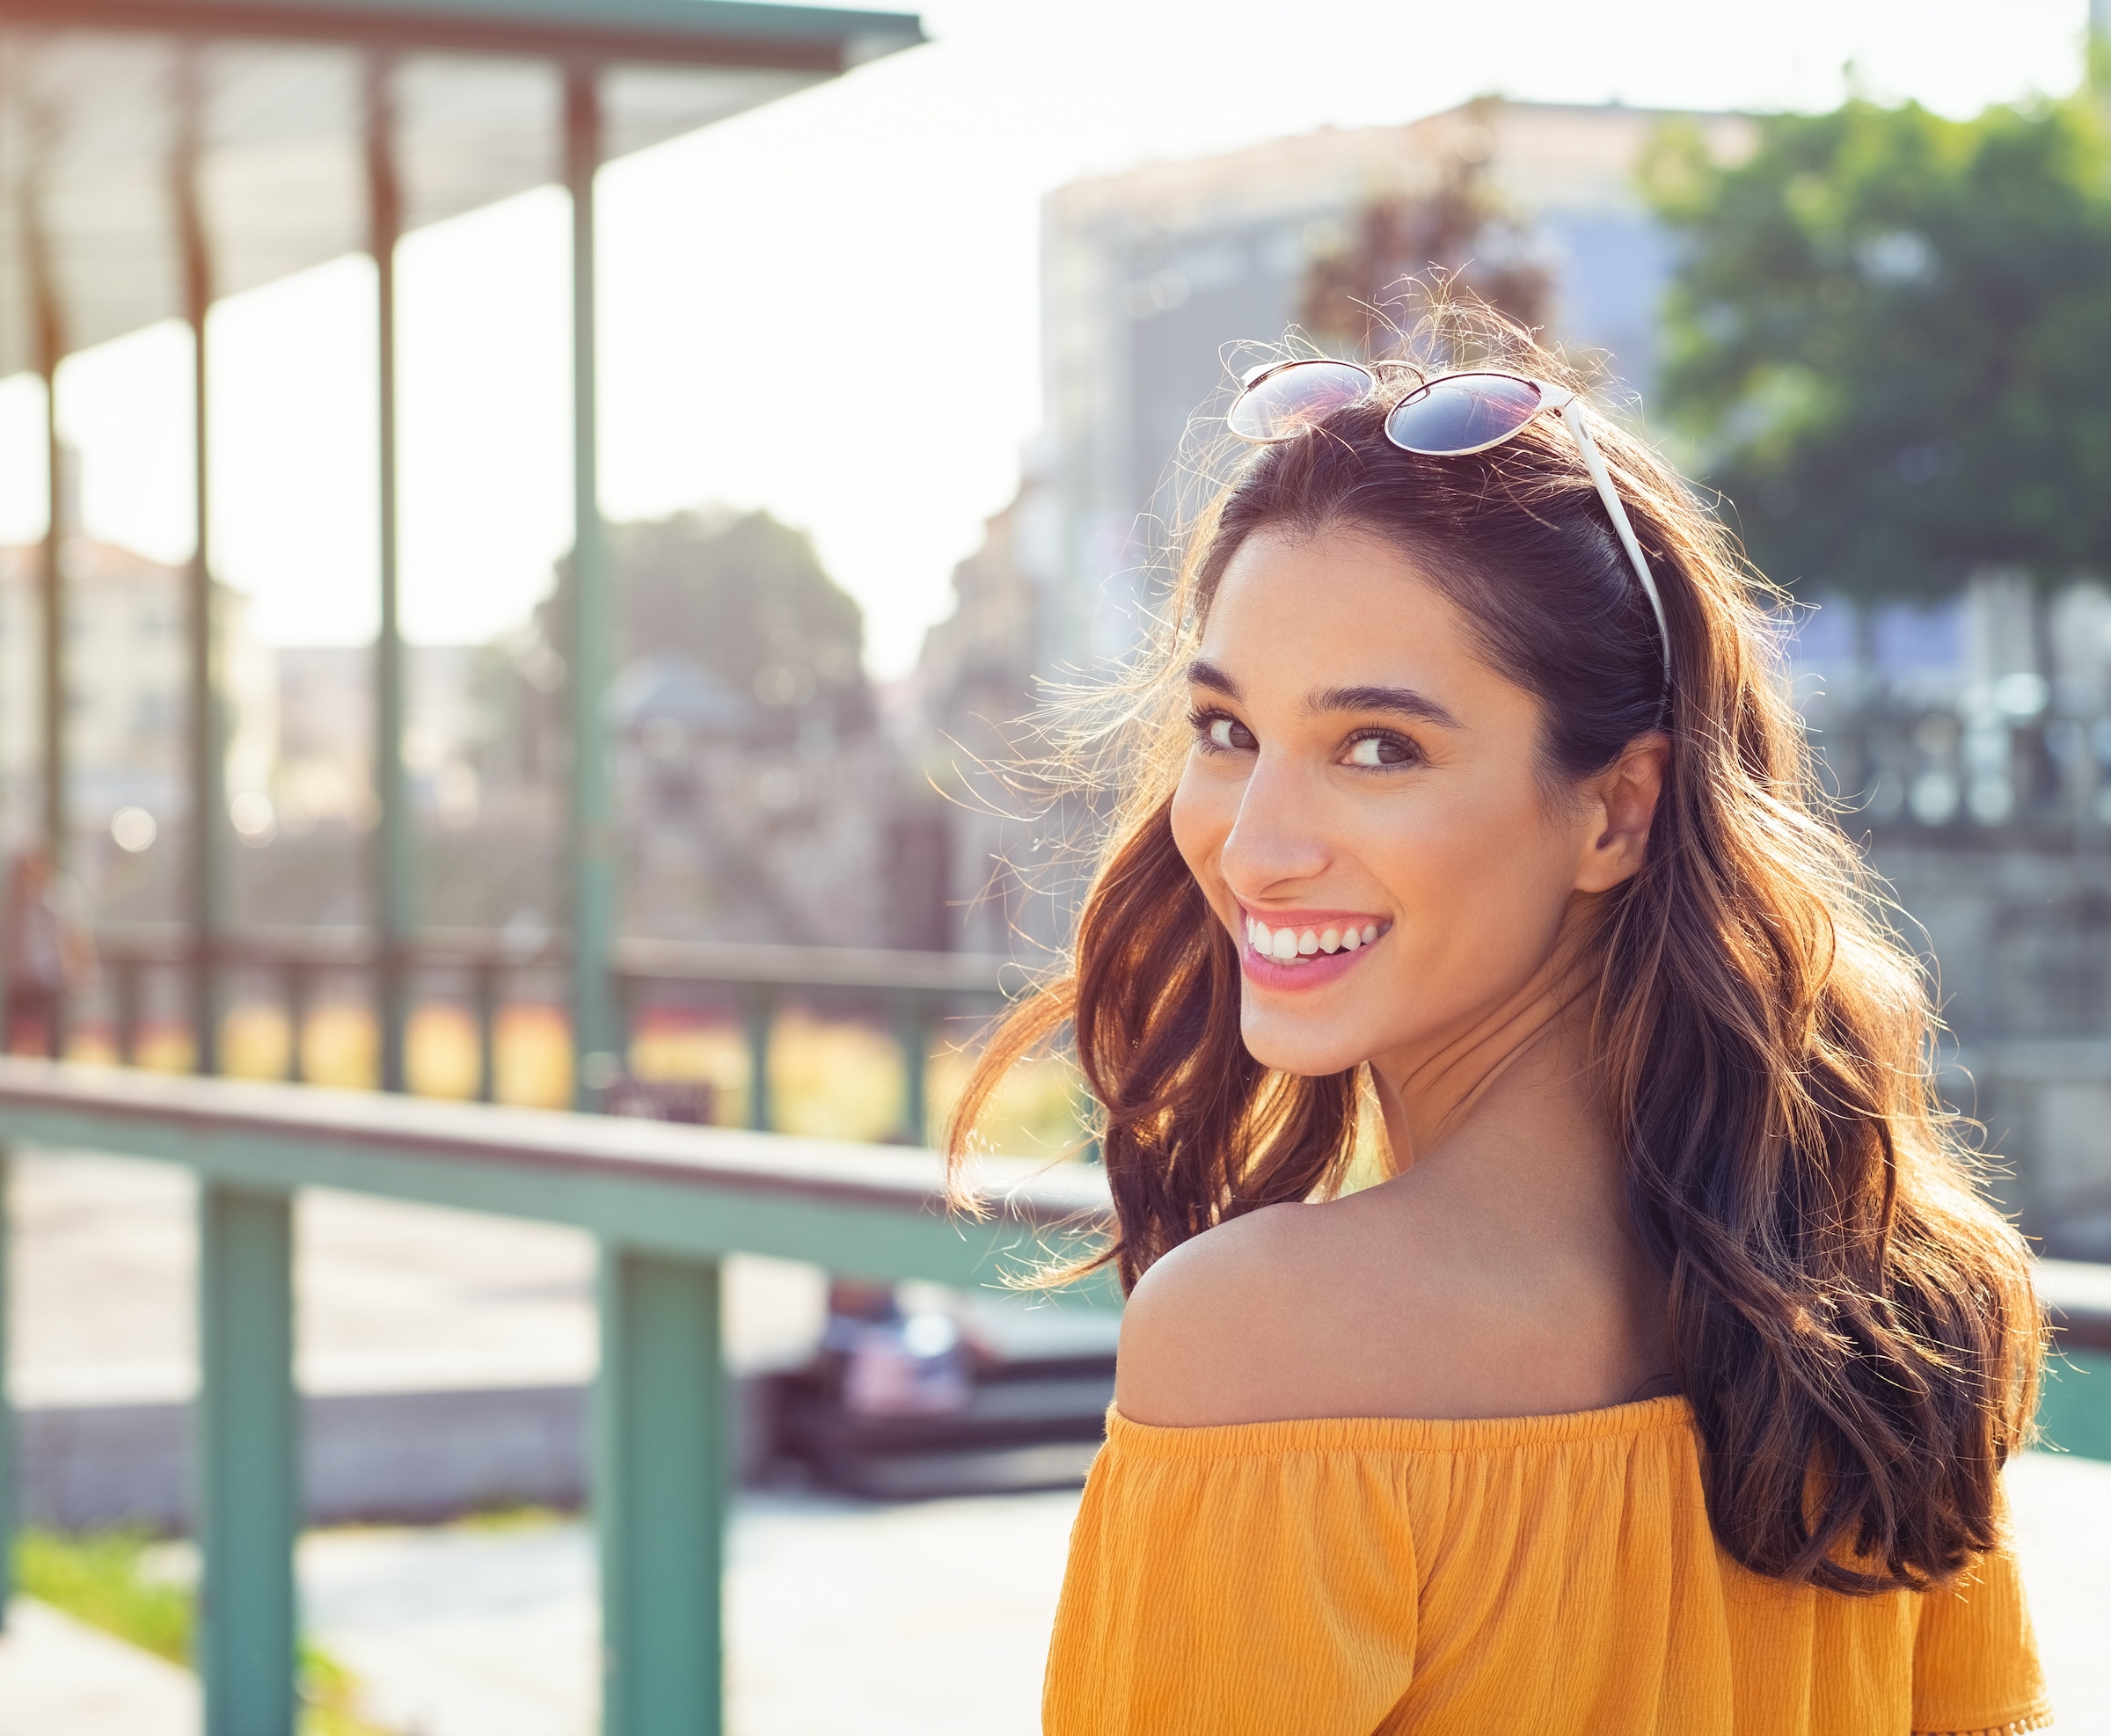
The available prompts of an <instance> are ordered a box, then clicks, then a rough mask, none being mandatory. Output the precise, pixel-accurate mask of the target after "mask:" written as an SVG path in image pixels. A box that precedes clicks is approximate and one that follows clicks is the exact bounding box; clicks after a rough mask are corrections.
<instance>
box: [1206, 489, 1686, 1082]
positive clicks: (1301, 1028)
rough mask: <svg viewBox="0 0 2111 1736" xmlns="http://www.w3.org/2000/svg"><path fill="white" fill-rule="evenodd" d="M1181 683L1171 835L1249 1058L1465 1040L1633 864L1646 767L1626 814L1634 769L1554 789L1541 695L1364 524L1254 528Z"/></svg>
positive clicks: (1650, 798)
mask: <svg viewBox="0 0 2111 1736" xmlns="http://www.w3.org/2000/svg"><path fill="white" fill-rule="evenodd" d="M1188 677H1189V689H1190V695H1191V698H1192V702H1193V709H1194V727H1195V739H1194V748H1193V749H1192V750H1191V752H1190V755H1189V758H1188V762H1187V770H1186V771H1185V773H1184V774H1183V775H1182V777H1181V780H1180V790H1179V791H1178V793H1177V794H1176V795H1175V797H1174V799H1173V806H1172V829H1173V837H1174V840H1175V842H1177V843H1178V845H1179V847H1180V854H1181V855H1182V856H1183V857H1185V858H1186V860H1187V865H1188V867H1189V869H1190V870H1192V871H1193V872H1194V877H1195V879H1196V880H1197V881H1198V882H1199V883H1200V884H1201V886H1202V890H1203V892H1204V894H1206V895H1207V896H1208V898H1209V902H1210V905H1211V907H1212V908H1214V909H1215V911H1216V915H1217V917H1218V919H1219V920H1220V921H1222V922H1223V923H1224V926H1225V927H1226V928H1227V929H1229V930H1231V934H1232V936H1233V937H1234V938H1235V939H1236V940H1237V942H1238V945H1239V955H1240V963H1241V966H1242V970H1243V976H1244V981H1245V994H1244V997H1243V1003H1242V1030H1243V1032H1244V1035H1245V1042H1246V1047H1248V1048H1249V1049H1250V1050H1251V1051H1252V1052H1253V1056H1254V1058H1255V1059H1256V1060H1258V1061H1260V1062H1261V1064H1262V1065H1264V1066H1266V1067H1269V1068H1275V1069H1282V1070H1283V1071H1286V1072H1290V1073H1297V1074H1304V1075H1322V1074H1329V1073H1336V1072H1340V1071H1341V1070H1342V1069H1346V1068H1348V1067H1352V1066H1355V1064H1356V1063H1358V1062H1360V1061H1377V1062H1379V1063H1380V1065H1381V1067H1382V1068H1385V1069H1386V1070H1388V1071H1391V1070H1392V1069H1391V1068H1390V1067H1388V1066H1387V1063H1388V1062H1389V1061H1394V1062H1397V1063H1399V1065H1402V1066H1405V1067H1407V1068H1413V1066H1414V1065H1416V1064H1417V1062H1418V1061H1422V1060H1426V1059H1428V1058H1430V1057H1434V1056H1435V1055H1438V1054H1442V1053H1443V1051H1444V1050H1445V1049H1446V1048H1447V1047H1450V1046H1451V1045H1454V1044H1457V1043H1462V1042H1470V1041H1471V1040H1472V1038H1473V1034H1474V1033H1475V1032H1477V1031H1478V1030H1479V1029H1481V1028H1482V1027H1484V1026H1486V1025H1487V1024H1488V1023H1489V1022H1490V1021H1491V1020H1496V1019H1500V1018H1501V1017H1502V1016H1503V1012H1504V1010H1505V1009H1506V1008H1508V1007H1510V1006H1512V1005H1514V1004H1515V1003H1516V1002H1517V1001H1518V999H1519V997H1520V996H1530V994H1531V993H1533V991H1534V988H1535V985H1536V984H1538V983H1539V982H1541V981H1543V979H1544V978H1545V974H1546V971H1547V967H1548V966H1549V964H1550V962H1551V961H1552V957H1553V955H1554V952H1555V949H1556V946H1557V943H1558V942H1559V940H1560V937H1561V934H1562V930H1563V925H1564V923H1565V921H1566V920H1567V917H1568V915H1569V912H1570V909H1571V908H1572V905H1573V904H1574V901H1575V900H1576V898H1577V895H1578V894H1591V893H1595V892H1599V891H1603V890H1604V889H1605V888H1606V887H1608V886H1613V885H1616V884H1618V881H1619V880H1621V879H1625V878H1626V876H1627V875H1628V874H1631V873H1633V872H1634V870H1635V868H1637V867H1639V866H1640V861H1641V850H1642V848H1643V845H1644V843H1645V842H1646V840H1647V828H1648V817H1649V808H1650V807H1651V806H1653V805H1654V793H1655V778H1654V775H1653V772H1652V770H1651V769H1652V768H1661V758H1652V759H1651V760H1650V762H1649V767H1647V768H1645V775H1644V777H1643V779H1642V782H1643V783H1644V784H1647V799H1646V800H1645V801H1643V802H1642V804H1641V806H1640V808H1639V809H1637V808H1636V806H1635V801H1634V799H1633V798H1634V797H1635V794H1636V791H1635V788H1634V787H1633V786H1634V782H1635V780H1634V778H1633V773H1632V770H1631V769H1630V770H1620V769H1616V770H1615V771H1613V772H1609V773H1607V774H1605V775H1604V776H1603V777H1600V778H1597V779H1594V780H1591V781H1590V782H1589V783H1587V784H1584V785H1581V786H1580V787H1579V788H1578V789H1577V790H1576V791H1574V797H1573V799H1569V798H1568V797H1567V796H1566V795H1558V796H1556V797H1554V798H1552V799H1550V797H1549V793H1548V791H1547V788H1546V785H1545V781H1544V779H1543V777H1542V776H1541V772H1540V763H1541V762H1540V758H1539V752H1538V738H1539V715H1538V704H1537V703H1536V702H1535V701H1534V700H1533V698H1532V697H1531V696H1530V694H1528V693H1526V692H1525V691H1524V689H1522V688H1520V687H1517V686H1516V685H1515V684H1513V683H1512V682H1509V681H1508V680H1506V679H1505V678H1504V677H1503V676H1501V675H1498V674H1496V673H1495V672H1494V670H1493V669H1491V668H1490V667H1488V666H1487V665H1486V663H1485V662H1483V661H1482V660H1481V658H1480V656H1479V653H1478V651H1477V649H1476V647H1475V646H1474V644H1473V641H1472V636H1471V633H1470V631H1469V630H1468V627H1467V624H1466V620H1465V616H1462V615H1461V614H1460V613H1459V611H1458V610H1457V609H1455V608H1454V607H1453V606H1452V604H1451V603H1450V602H1448V601H1447V600H1446V599H1445V597H1444V596H1443V594H1442V593H1441V592H1440V591H1438V590H1437V589H1436V587H1435V586H1433V585H1431V584H1430V583H1428V580H1425V579H1423V578H1422V577H1421V574H1420V573H1419V572H1418V571H1417V570H1416V568H1415V565H1414V564H1413V562H1412V561H1411V560H1410V559H1409V558H1407V557H1406V556H1405V555H1403V554H1401V553H1400V552H1399V551H1397V550H1395V549H1393V548H1392V547H1391V546H1390V545H1388V544H1387V543H1384V542H1383V541H1381V540H1379V539H1378V538H1377V537H1376V536H1371V535H1370V534H1369V533H1366V532H1362V531H1360V530H1356V529H1342V530H1327V531H1322V532H1320V533H1318V534H1317V535H1313V536H1297V535H1292V534H1289V533H1287V532H1284V531H1281V530H1274V529H1268V530H1262V531H1260V532H1257V533H1256V534H1254V535H1253V536H1251V537H1249V538H1248V539H1247V541H1246V542H1245V544H1244V545H1243V546H1242V547H1241V548H1240V550H1239V551H1238V554H1237V555H1236V556H1235V557H1234V558H1233V559H1232V561H1231V565H1230V566H1229V567H1228V568H1227V570H1226V572H1225V573H1224V579H1223V581H1222V583H1221V585H1220V587H1219V589H1218V591H1217V594H1216V599H1215V602H1213V604H1212V606H1211V608H1210V611H1209V620H1208V624H1207V627H1206V629H1205V631H1204V632H1203V634H1202V645H1201V649H1200V653H1199V655H1198V657H1197V659H1196V660H1195V662H1194V665H1193V666H1192V667H1191V668H1190V669H1189V671H1188ZM1645 751H1646V752H1647V750H1645ZM1632 757H1633V754H1632V750H1631V755H1630V758H1632ZM1626 766H1627V762H1625V761H1624V762H1623V768H1625V767H1626Z"/></svg>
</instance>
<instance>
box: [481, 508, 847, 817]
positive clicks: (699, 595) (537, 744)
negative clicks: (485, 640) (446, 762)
mask: <svg viewBox="0 0 2111 1736" xmlns="http://www.w3.org/2000/svg"><path fill="white" fill-rule="evenodd" d="M608 536H609V553H610V561H611V563H612V564H613V567H614V572H615V592H616V634H615V657H616V663H617V668H618V669H620V668H621V667H622V666H623V665H624V664H625V663H627V662H629V661H630V660H632V659H633V658H645V657H655V658H662V657H664V658H680V659H683V660H687V661H689V662H690V663H693V664H695V665H696V666H697V667H698V668H700V669H702V670H704V671H705V673H706V674H707V675H711V676H713V677H715V678H716V680H717V681H718V682H719V684H720V685H721V686H722V687H723V688H724V689H726V692H727V697H728V698H729V699H730V700H731V701H732V702H733V703H734V704H744V705H746V706H748V707H749V708H750V710H751V711H752V720H751V726H750V727H749V729H748V731H747V732H746V733H748V735H749V738H750V739H751V740H755V741H757V742H761V743H765V744H776V745H782V744H784V743H786V742H789V741H791V740H794V739H795V738H796V737H797V736H798V734H799V733H800V728H801V726H802V725H805V724H808V723H811V722H814V721H821V720H825V721H826V723H827V724H828V725H829V726H830V727H831V728H833V729H834V730H835V731H836V732H837V733H844V734H847V733H856V732H858V731H859V730H862V729H864V728H865V727H866V726H868V725H869V724H870V723H871V721H872V716H873V698H872V689H871V687H870V684H869V683H868V682H866V675H865V667H864V662H863V653H864V644H865V617H864V615H863V613H862V612H861V611H860V610H859V609H858V604H857V603H856V602H855V601H854V600H853V599H852V598H851V596H850V595H849V594H847V593H846V592H844V590H842V589H841V588H840V587H838V586H837V585H836V581H835V580H832V579H830V578H829V575H828V573H827V571H826V569H825V568H823V567H822V564H821V558H820V557H819V556H818V555H817V554H815V553H814V544H813V543H812V542H811V541H810V540H809V539H808V538H807V536H806V535H805V533H804V532H802V531H797V530H793V529H791V528H790V527H789V526H788V525H785V524H782V523H779V522H778V520H776V519H775V518H773V517H771V515H770V514H768V513H766V512H754V513H742V514H736V513H731V512H726V511H717V512H709V513H677V514H675V515H674V516H673V517H672V518H665V519H657V520H654V521H652V522H646V523H638V524H616V525H610V527H609V530H608ZM571 588H572V560H571V557H570V556H566V558H563V559H562V560H560V561H559V562H558V564H557V582H556V584H555V586H554V587H552V588H551V593H550V594H549V595H548V596H547V597H545V598H544V600H543V602H541V603H540V604H539V605H537V609H536V611H535V618H534V620H533V622H532V623H531V624H530V627H529V628H528V630H527V631H525V632H524V633H522V634H520V635H518V636H516V637H515V638H512V639H509V640H503V641H500V642H499V643H498V644H495V645H491V646H486V647H485V648H484V650H483V652H482V653H481V654H480V655H479V656H478V660H477V663H476V665H475V667H474V669H473V671H472V674H471V693H472V696H473V697H474V701H475V704H476V705H477V709H478V714H479V717H480V718H481V724H480V728H479V734H480V737H481V747H480V750H479V759H480V761H481V762H482V766H483V770H485V772H486V775H487V776H490V777H494V778H496V779H497V780H498V781H500V782H505V781H508V779H511V778H516V777H517V778H522V779H525V780H527V781H530V782H536V781H541V780H547V779H550V778H554V777H560V776H561V775H562V773H563V769H564V766H565V764H566V753H567V751H568V749H567V748H566V742H567V741H568V740H569V739H570V738H569V733H568V730H567V728H566V714H565V698H564V693H565V686H566V678H567V666H568V662H569V654H570V646H569V638H570V634H569V618H570V617H569V611H570V599H571Z"/></svg>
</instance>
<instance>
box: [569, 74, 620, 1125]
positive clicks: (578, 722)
mask: <svg viewBox="0 0 2111 1736" xmlns="http://www.w3.org/2000/svg"><path fill="white" fill-rule="evenodd" d="M601 151H602V114H601V85H600V73H599V70H598V69H596V68H595V67H591V66H574V67H572V68H570V69H568V70H567V71H566V75H565V184H566V186H567V187H568V188H569V189H570V191H571V194H572V466H573V538H572V586H571V600H570V601H571V609H570V617H569V619H568V621H567V622H566V626H567V628H568V632H567V635H566V637H567V638H568V639H569V641H570V643H569V644H568V645H567V646H566V660H567V664H568V667H567V671H566V690H567V693H568V695H569V697H570V701H571V725H572V769H571V787H570V813H569V814H568V816H567V818H568V821H569V840H570V846H571V856H572V860H571V869H572V872H571V897H572V1096H573V1104H574V1105H575V1106H576V1107H578V1108H581V1109H590V1108H592V1107H593V1106H594V1105H595V1098H596V1097H597V1096H598V1091H597V1090H596V1086H597V1084H605V1083H607V1076H608V1075H609V1073H610V1071H611V1069H614V1068H615V1067H617V1066H619V1065H620V1064H621V1058H620V1057H619V1056H618V1055H617V1043H618V1041H619V1033H618V1032H617V1017H616V1001H615V984H614V981H612V968H613V966H614V961H615V960H614V954H615V943H616V901H617V852H616V826H615V804H614V802H613V800H612V799H611V791H610V785H609V744H608V734H609V731H608V709H607V693H608V682H609V672H610V663H611V661H612V651H613V640H614V628H615V620H614V616H615V594H614V590H615V587H614V585H613V582H612V579H611V575H610V571H609V562H608V547H607V539H606V537H605V536H604V535H603V526H602V521H601V487H600V456H599V440H598V432H599V420H600V408H599V398H598V391H597V387H596V375H595V326H594V175H595V170H597V169H598V168H599V167H600V166H601Z"/></svg>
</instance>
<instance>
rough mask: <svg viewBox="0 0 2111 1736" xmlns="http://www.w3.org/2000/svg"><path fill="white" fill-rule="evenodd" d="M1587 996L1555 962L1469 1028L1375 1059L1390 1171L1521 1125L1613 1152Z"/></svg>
mask: <svg viewBox="0 0 2111 1736" xmlns="http://www.w3.org/2000/svg"><path fill="white" fill-rule="evenodd" d="M1585 987H1586V984H1585V981H1584V974H1583V973H1581V972H1580V971H1578V970H1577V969H1575V968H1574V966H1573V965H1571V964H1568V963H1565V962H1564V961H1563V960H1562V959H1560V958H1559V957H1557V959H1553V960H1550V961H1549V963H1548V964H1547V965H1546V966H1544V967H1543V968H1542V969H1541V971H1540V972H1539V973H1538V974H1537V975H1535V976H1534V977H1533V978H1531V979H1530V981H1527V982H1525V983H1524V984H1523V985H1522V986H1521V987H1520V988H1517V989H1516V991H1515V992H1514V993H1512V994H1511V995H1509V996H1507V997H1506V998H1505V999H1504V1000H1502V1001H1501V1002H1500V1003H1497V1004H1495V1005H1494V1006H1491V1007H1488V1008H1486V1009H1484V1010H1482V1011H1481V1012H1479V1014H1478V1015H1477V1016H1476V1017H1475V1018H1473V1019H1472V1021H1471V1022H1469V1023H1468V1024H1466V1025H1464V1026H1463V1027H1460V1028H1458V1029H1456V1030H1454V1031H1451V1032H1447V1033H1445V1034H1444V1035H1443V1036H1442V1037H1440V1038H1438V1039H1435V1041H1434V1042H1432V1043H1430V1044H1428V1045H1427V1046H1423V1047H1417V1048H1414V1049H1409V1050H1402V1051H1399V1052H1396V1053H1394V1054H1384V1055H1378V1056H1376V1057H1374V1058H1373V1059H1372V1061H1371V1075H1372V1078H1373V1080H1374V1082H1375V1083H1376V1085H1377V1096H1378V1101H1379V1104H1380V1105H1381V1107H1382V1108H1383V1110H1384V1116H1385V1132H1386V1136H1387V1138H1388V1139H1389V1140H1390V1141H1391V1142H1392V1154H1393V1167H1394V1169H1395V1170H1396V1171H1399V1170H1406V1169H1408V1168H1410V1167H1413V1166H1415V1165H1418V1164H1421V1163H1427V1162H1428V1161H1429V1160H1430V1159H1431V1158H1433V1157H1434V1156H1436V1155H1437V1154H1438V1153H1440V1152H1441V1151H1443V1150H1444V1149H1448V1148H1450V1146H1452V1145H1453V1144H1455V1143H1457V1142H1458V1141H1459V1139H1460V1138H1461V1137H1462V1136H1463V1135H1465V1134H1467V1133H1468V1131H1469V1129H1479V1128H1480V1127H1484V1126H1487V1125H1489V1124H1492V1123H1494V1122H1501V1123H1504V1124H1508V1123H1510V1122H1512V1121H1515V1120H1519V1119H1520V1118H1521V1117H1522V1119H1523V1120H1524V1121H1526V1122H1529V1123H1537V1124H1544V1125H1546V1126H1548V1127H1549V1128H1550V1130H1551V1129H1552V1127H1561V1128H1565V1129H1567V1131H1568V1132H1569V1133H1570V1134H1571V1135H1572V1136H1573V1135H1574V1134H1585V1135H1586V1137H1587V1140H1588V1142H1589V1144H1590V1145H1591V1146H1593V1147H1600V1146H1603V1147H1607V1148H1609V1147H1610V1144H1611V1140H1610V1135H1609V1132H1608V1130H1607V1129H1606V1128H1605V1127H1604V1125H1603V1123H1604V1113H1603V1107H1602V1105H1600V1103H1599V1101H1598V1095H1597V1091H1596V1086H1595V1083H1594V1081H1593V1079H1592V1078H1591V1069H1590V1068H1589V1061H1588V1056H1587V1050H1588V1043H1587V1040H1586V1039H1587V1035H1588V1019H1589V1011H1588V1007H1587V1006H1586V1004H1585V992H1584V991H1585ZM1476 1143H1477V1142H1476ZM1564 1143H1567V1141H1564Z"/></svg>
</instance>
